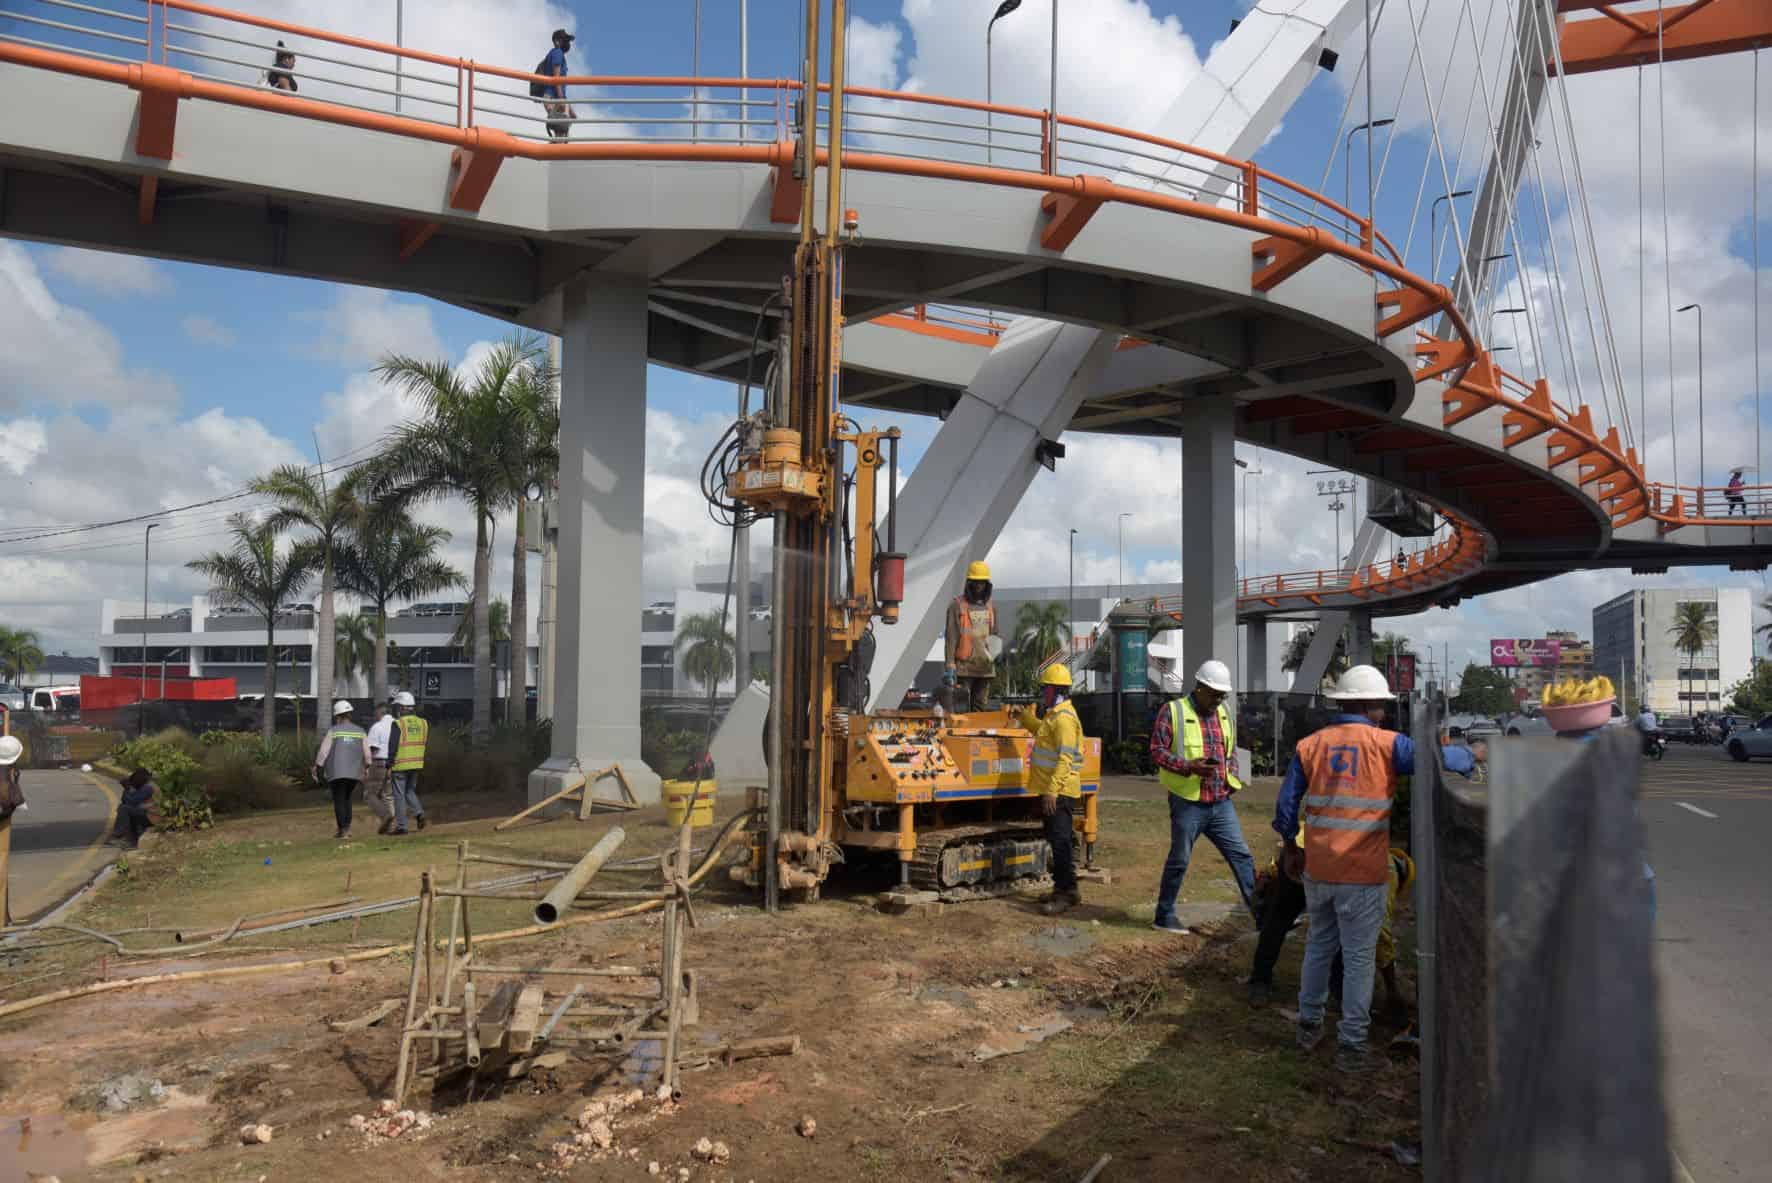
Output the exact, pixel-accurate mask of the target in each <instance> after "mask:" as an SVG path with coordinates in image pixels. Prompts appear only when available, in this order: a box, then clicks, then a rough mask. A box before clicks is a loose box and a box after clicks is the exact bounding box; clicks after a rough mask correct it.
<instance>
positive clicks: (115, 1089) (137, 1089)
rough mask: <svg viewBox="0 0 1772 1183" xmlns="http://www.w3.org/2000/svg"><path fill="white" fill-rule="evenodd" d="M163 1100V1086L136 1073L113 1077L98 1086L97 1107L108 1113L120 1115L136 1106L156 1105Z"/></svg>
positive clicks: (164, 1094)
mask: <svg viewBox="0 0 1772 1183" xmlns="http://www.w3.org/2000/svg"><path fill="white" fill-rule="evenodd" d="M165 1099H166V1086H165V1085H163V1084H161V1083H160V1082H159V1081H158V1080H154V1079H152V1078H151V1077H147V1076H143V1075H141V1074H140V1073H136V1072H129V1073H125V1074H124V1075H122V1076H114V1077H112V1078H111V1079H110V1080H107V1081H105V1082H104V1083H103V1084H101V1085H99V1086H98V1102H99V1105H100V1107H102V1108H103V1109H105V1110H106V1111H107V1112H110V1113H121V1112H123V1111H124V1110H125V1109H133V1108H135V1107H136V1106H138V1105H158V1104H159V1103H160V1102H162V1101H164V1100H165Z"/></svg>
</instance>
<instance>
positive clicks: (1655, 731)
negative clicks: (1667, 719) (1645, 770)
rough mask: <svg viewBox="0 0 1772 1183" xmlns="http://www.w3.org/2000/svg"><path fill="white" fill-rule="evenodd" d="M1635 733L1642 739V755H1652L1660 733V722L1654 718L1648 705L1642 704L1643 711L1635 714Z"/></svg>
mask: <svg viewBox="0 0 1772 1183" xmlns="http://www.w3.org/2000/svg"><path fill="white" fill-rule="evenodd" d="M1637 731H1638V732H1640V733H1641V735H1642V737H1643V754H1644V755H1645V756H1650V755H1654V746H1655V741H1656V737H1657V736H1658V735H1659V734H1660V732H1661V720H1660V719H1657V718H1656V717H1655V712H1654V711H1653V710H1652V709H1650V707H1649V704H1648V703H1644V704H1643V709H1642V710H1641V711H1639V712H1637Z"/></svg>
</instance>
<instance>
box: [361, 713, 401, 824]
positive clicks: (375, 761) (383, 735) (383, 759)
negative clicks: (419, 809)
mask: <svg viewBox="0 0 1772 1183" xmlns="http://www.w3.org/2000/svg"><path fill="white" fill-rule="evenodd" d="M393 733H394V702H393V700H392V699H389V700H388V701H387V702H378V703H376V704H375V722H373V723H371V724H370V725H369V752H368V759H369V763H368V765H367V766H366V767H365V768H364V769H363V801H364V803H365V804H367V805H368V806H369V810H370V812H371V813H373V814H375V816H376V817H378V818H380V819H381V825H380V826H379V827H378V828H377V829H376V831H375V832H376V833H377V834H386V833H388V832H389V831H391V830H392V829H393V828H394V785H393V778H392V776H391V775H390V774H389V771H388V750H389V748H390V747H391V746H392V743H393Z"/></svg>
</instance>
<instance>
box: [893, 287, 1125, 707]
mask: <svg viewBox="0 0 1772 1183" xmlns="http://www.w3.org/2000/svg"><path fill="white" fill-rule="evenodd" d="M1116 344H1117V342H1116V339H1115V338H1114V337H1113V336H1111V335H1109V334H1107V333H1102V332H1099V331H1097V330H1095V329H1091V328H1083V327H1079V326H1076V325H1054V324H1051V323H1049V322H1044V321H1031V320H1030V321H1018V322H1016V323H1015V324H1013V325H1011V326H1010V327H1009V329H1008V330H1007V331H1005V332H1004V334H1003V338H1002V340H1001V341H999V342H998V343H997V345H996V347H995V348H994V349H992V350H991V354H990V356H989V357H988V358H986V359H985V362H984V365H983V366H982V367H980V369H979V371H978V376H977V377H976V378H974V379H973V380H972V385H971V386H969V387H968V388H967V390H966V393H965V394H963V395H961V397H960V401H959V403H958V404H957V405H956V406H955V407H954V409H953V411H951V412H950V413H949V414H948V418H947V422H946V423H944V424H942V427H941V430H940V431H939V432H937V433H936V436H935V440H934V441H933V442H932V443H931V444H930V445H929V450H928V451H926V452H925V453H923V458H922V459H921V460H919V461H918V462H917V467H916V471H915V473H914V475H913V477H912V479H911V480H910V481H908V482H907V483H906V485H905V490H904V492H903V493H902V494H900V496H899V499H898V545H899V549H900V550H903V551H905V552H906V553H907V554H908V555H909V556H910V557H909V558H908V559H907V560H906V562H905V575H904V603H905V605H906V609H907V610H905V611H902V612H901V615H900V616H899V621H898V624H896V625H894V626H891V627H887V628H879V629H876V630H875V631H874V637H875V641H876V643H877V645H878V649H877V650H876V651H875V656H874V669H873V676H872V681H873V684H874V698H873V702H872V704H870V705H871V707H872V708H874V709H878V708H880V707H882V706H896V705H897V704H898V702H899V701H900V700H901V699H902V698H903V697H904V692H905V691H906V690H907V689H908V688H909V687H910V684H911V681H912V680H913V679H914V678H915V677H916V674H917V670H918V669H919V668H920V667H921V666H922V664H923V660H924V658H925V657H927V656H928V654H929V648H930V646H931V645H933V644H934V643H935V638H936V637H937V636H938V635H939V634H940V633H941V629H942V625H943V623H944V621H945V620H946V615H945V612H944V608H945V605H946V604H947V601H948V600H949V599H951V598H952V597H953V596H956V595H958V594H959V591H960V586H961V584H962V582H963V579H962V577H963V576H964V574H965V571H966V565H967V564H968V563H970V562H971V561H973V560H974V559H982V558H984V557H985V555H986V554H987V553H989V551H990V549H991V545H992V544H993V543H994V542H996V540H997V534H998V533H999V532H1000V531H1001V530H1002V529H1003V524H1004V523H1005V522H1007V521H1008V520H1009V515H1010V514H1011V513H1013V512H1014V511H1015V507H1016V505H1018V504H1019V503H1020V502H1021V498H1022V494H1024V493H1026V492H1027V488H1028V485H1030V484H1031V483H1033V479H1034V474H1035V473H1037V472H1038V471H1039V464H1038V463H1037V462H1036V461H1035V459H1034V447H1035V445H1036V444H1038V443H1039V441H1040V440H1042V439H1057V438H1058V436H1059V434H1060V433H1061V432H1062V431H1063V430H1064V428H1065V426H1066V425H1067V424H1069V423H1070V421H1071V416H1072V415H1074V414H1075V413H1076V410H1077V407H1078V406H1079V405H1080V404H1081V403H1082V401H1083V397H1084V395H1085V394H1087V392H1088V391H1090V390H1091V389H1093V388H1094V386H1095V383H1096V382H1097V380H1098V378H1099V370H1100V369H1101V367H1102V366H1103V365H1104V364H1105V363H1106V361H1107V359H1108V357H1109V355H1111V354H1112V353H1113V351H1114V348H1115V346H1116ZM1061 463H1062V461H1061ZM1059 542H1060V539H1059V538H1057V537H1056V536H1055V537H1054V539H1053V545H1054V546H1058V545H1059ZM912 606H914V610H913V609H912ZM1008 623H1009V622H1008V621H1000V622H999V626H1006V625H1008Z"/></svg>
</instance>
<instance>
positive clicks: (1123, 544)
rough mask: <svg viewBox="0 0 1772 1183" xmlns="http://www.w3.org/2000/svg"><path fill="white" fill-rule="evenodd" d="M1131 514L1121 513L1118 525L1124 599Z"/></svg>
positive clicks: (1121, 582)
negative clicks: (1127, 535)
mask: <svg viewBox="0 0 1772 1183" xmlns="http://www.w3.org/2000/svg"><path fill="white" fill-rule="evenodd" d="M1131 516H1132V515H1131V514H1129V513H1123V514H1121V515H1120V520H1119V522H1118V523H1117V526H1118V528H1119V532H1120V598H1121V599H1124V598H1125V597H1126V519H1127V518H1129V517H1131Z"/></svg>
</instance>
